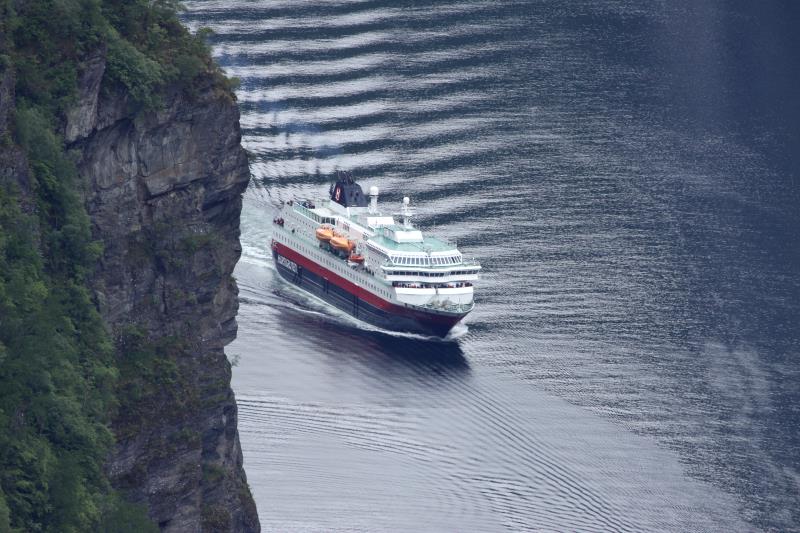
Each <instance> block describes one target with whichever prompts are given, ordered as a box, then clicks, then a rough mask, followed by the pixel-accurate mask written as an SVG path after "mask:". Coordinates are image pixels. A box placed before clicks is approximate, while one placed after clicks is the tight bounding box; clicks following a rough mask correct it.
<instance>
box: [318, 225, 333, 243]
mask: <svg viewBox="0 0 800 533" xmlns="http://www.w3.org/2000/svg"><path fill="white" fill-rule="evenodd" d="M315 233H316V234H317V239H319V240H321V241H323V242H328V241H330V240H331V238H332V237H333V230H332V229H331V228H326V227H325V226H320V227H318V228H317V231H316V232H315Z"/></svg>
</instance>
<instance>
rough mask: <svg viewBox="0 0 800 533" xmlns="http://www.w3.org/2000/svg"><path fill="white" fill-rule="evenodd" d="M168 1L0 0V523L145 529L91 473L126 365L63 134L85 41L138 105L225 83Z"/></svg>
mask: <svg viewBox="0 0 800 533" xmlns="http://www.w3.org/2000/svg"><path fill="white" fill-rule="evenodd" d="M177 8H178V4H177V3H176V2H174V1H172V0H37V1H30V2H29V1H23V2H19V1H12V0H0V79H5V80H13V81H14V86H13V90H11V91H8V92H7V93H5V94H2V95H1V96H2V97H3V98H4V99H6V100H7V101H6V102H3V103H2V104H0V105H1V106H2V107H3V108H5V109H6V111H8V122H9V125H10V127H8V128H7V127H6V125H5V124H0V134H1V135H0V161H2V162H3V167H4V168H3V172H2V173H0V532H4V531H59V532H61V531H65V532H69V531H95V530H100V531H148V530H152V529H154V528H155V526H153V525H152V524H151V523H149V521H148V520H147V519H146V516H145V515H144V513H143V510H142V509H140V508H138V507H136V506H134V505H131V504H128V503H126V502H125V501H124V497H123V496H124V495H120V494H117V493H115V492H114V491H113V490H112V489H111V488H110V486H109V483H108V480H107V478H106V476H105V474H104V472H103V463H104V461H105V458H106V457H107V454H108V451H109V449H110V446H111V445H112V443H113V435H112V433H111V431H110V430H109V421H110V420H111V418H112V417H113V416H114V412H115V409H117V408H118V405H119V391H120V389H119V387H118V383H120V382H124V381H125V379H124V378H125V376H124V373H125V369H124V368H120V366H119V365H118V364H117V362H116V358H115V356H114V346H113V344H112V342H111V340H110V338H109V335H108V333H107V332H106V330H105V329H104V326H103V323H102V320H101V318H100V316H99V314H98V311H97V309H96V306H95V304H94V303H93V301H92V298H91V294H90V291H89V290H88V288H87V279H88V276H89V275H90V274H91V272H92V269H93V268H94V264H95V261H96V259H97V257H98V256H99V255H100V254H101V253H102V249H103V248H102V243H101V242H96V241H93V240H92V234H91V230H90V223H89V219H88V216H87V214H86V211H85V209H84V206H83V204H82V201H81V197H80V194H79V192H80V190H81V187H82V186H83V185H82V181H81V177H80V176H79V175H78V173H77V171H76V166H75V163H74V160H75V156H74V154H71V153H69V151H67V149H66V147H65V143H64V139H63V135H62V132H63V131H64V124H65V117H66V113H67V112H68V110H69V109H70V108H71V107H73V106H74V105H75V104H76V99H77V83H78V80H79V76H80V72H81V67H82V62H83V61H84V60H85V59H86V58H87V57H88V56H89V55H91V54H93V53H97V51H98V50H101V51H103V53H105V54H107V69H106V74H105V78H104V80H103V84H104V86H114V85H118V86H123V87H124V88H125V89H126V90H127V92H128V93H129V94H130V96H131V97H132V99H131V102H132V105H134V106H139V107H141V108H145V109H146V108H153V107H158V105H159V102H160V100H159V94H160V91H161V89H162V88H163V87H165V86H167V85H170V84H180V85H181V86H184V87H185V88H186V90H187V91H190V90H191V81H192V80H193V79H194V78H195V77H196V76H198V75H199V74H201V73H209V72H210V73H212V75H214V76H215V77H217V78H218V79H219V81H220V84H221V86H223V87H224V86H225V85H224V84H225V83H228V82H226V81H225V79H224V77H223V76H222V75H221V73H220V72H219V71H218V70H217V69H216V67H215V66H214V65H213V63H212V62H211V59H210V56H209V54H208V50H207V48H206V46H205V44H204V42H203V35H198V36H193V35H190V34H188V33H187V32H186V31H185V29H184V28H183V27H182V26H181V25H180V23H179V21H178V19H177V16H176V10H177ZM11 99H13V101H12V102H11V103H10V102H9V101H8V100H11ZM4 118H5V117H3V116H0V120H3V119H4ZM15 154H18V155H19V157H17V158H16V159H15ZM14 161H16V162H17V163H19V168H16V169H15V168H14V165H12V164H11V163H10V162H14ZM20 162H21V163H20ZM6 163H8V164H6Z"/></svg>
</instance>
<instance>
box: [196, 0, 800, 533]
mask: <svg viewBox="0 0 800 533" xmlns="http://www.w3.org/2000/svg"><path fill="white" fill-rule="evenodd" d="M187 6H188V12H187V13H186V15H185V21H186V23H187V24H188V25H189V27H190V28H192V29H196V28H198V27H201V26H208V27H210V28H212V29H213V30H214V32H215V35H214V36H213V37H212V44H213V50H214V55H215V57H216V58H217V60H218V61H219V62H220V63H221V64H222V65H223V66H224V68H225V70H226V71H227V73H228V74H229V75H231V76H236V77H238V78H239V79H240V80H241V85H240V87H239V89H238V91H237V96H238V99H239V103H240V107H241V112H242V119H241V123H242V127H243V134H244V138H243V143H244V146H245V147H246V148H247V149H248V150H249V151H250V152H251V153H252V164H251V168H252V172H253V177H254V179H253V183H252V184H251V187H250V188H249V190H248V191H247V193H246V195H245V199H244V210H243V213H242V247H243V255H242V259H241V261H240V264H239V265H238V267H237V270H236V277H237V280H238V283H239V287H240V297H241V306H240V311H239V318H238V322H239V337H238V339H237V340H236V341H235V342H234V343H233V344H232V345H230V346H229V347H228V350H227V352H228V355H229V357H230V358H232V359H233V360H234V362H235V363H236V366H235V367H234V369H233V387H234V390H235V392H236V395H237V399H238V403H239V416H240V419H239V430H240V434H241V440H242V446H243V450H244V459H245V468H246V470H247V475H248V479H249V483H250V486H251V488H252V490H253V493H254V496H255V499H256V502H257V505H258V508H259V516H260V518H261V522H262V525H263V527H264V529H265V530H267V531H337V530H339V531H385V530H389V531H392V530H400V531H504V530H513V531H520V530H530V529H541V530H562V531H564V530H581V531H583V530H586V531H657V530H667V531H749V530H774V531H782V530H793V529H794V530H797V529H800V496H798V495H800V452H799V451H798V450H800V430H799V429H798V428H799V427H800V414H799V413H798V405H800V390H799V386H798V383H799V382H798V378H800V375H799V374H800V372H799V371H800V362H798V356H800V333H798V324H800V320H798V319H800V244H799V243H800V238H798V230H800V215H798V212H800V210H798V205H799V204H798V200H800V195H799V194H798V190H799V189H800V187H799V186H798V173H797V170H798V168H800V166H798V164H799V163H800V143H798V124H800V121H798V119H800V113H799V112H798V111H799V107H798V99H797V96H796V91H797V86H798V83H797V82H798V81H800V80H798V76H797V68H798V64H797V57H796V53H797V50H798V49H800V48H798V44H800V43H798V40H799V39H798V36H797V35H798V34H797V32H796V31H795V28H796V27H797V25H798V23H800V16H798V8H797V7H796V5H795V4H792V3H789V2H786V3H779V2H773V3H767V4H762V3H746V2H740V3H736V2H717V1H713V0H712V1H709V2H694V1H688V0H687V1H676V2H673V1H670V2H640V1H627V0H618V1H613V2H595V1H574V2H557V1H546V0H544V1H529V2H525V1H503V0H496V1H481V0H463V1H459V0H453V1H436V2H433V1H430V0H429V1H404V0H398V1H392V2H389V1H369V0H365V1H361V0H348V1H332V0H331V1H327V0H294V1H288V0H276V1H242V0H232V1H226V2H221V1H217V0H208V1H202V0H197V1H194V0H193V1H190V2H188V3H187ZM336 169H343V170H352V171H353V172H354V174H355V175H356V176H357V177H358V178H359V179H360V180H361V181H362V182H363V183H364V184H365V185H366V186H369V185H377V186H379V187H380V189H381V191H383V193H382V196H381V201H382V202H383V203H384V204H387V205H391V204H394V205H397V204H398V202H399V201H400V199H401V198H402V196H403V195H408V196H410V197H411V199H412V203H413V204H414V205H415V206H416V207H417V209H418V211H419V216H418V217H417V222H418V223H419V225H420V226H422V227H423V228H424V229H426V230H435V231H436V232H437V233H440V234H442V235H444V236H446V237H449V238H452V239H457V240H458V243H459V246H460V248H461V249H462V250H463V251H464V252H465V254H466V255H468V256H473V255H474V256H475V257H477V258H478V259H479V260H480V261H481V262H482V263H483V265H484V269H485V270H484V275H483V279H482V281H481V282H480V283H479V284H478V287H477V307H476V309H475V311H474V312H473V313H472V314H471V315H470V316H469V318H468V320H467V323H466V326H465V327H460V328H459V330H458V331H457V332H456V333H455V335H454V337H453V338H452V339H450V340H448V341H446V342H441V341H435V340H431V339H425V338H420V337H414V336H402V335H393V334H389V333H386V332H381V331H376V330H374V329H373V328H369V327H364V326H360V325H358V324H356V323H354V322H353V321H352V320H350V319H348V318H347V317H345V316H342V315H341V314H340V313H338V312H336V311H334V310H332V309H330V308H328V307H327V306H325V305H324V304H322V303H319V302H317V301H315V300H313V299H310V298H308V297H306V296H304V295H303V294H302V293H300V292H297V291H296V290H295V289H293V288H292V287H289V286H287V285H286V284H285V283H283V282H282V281H281V280H280V279H279V277H278V276H277V274H276V272H275V269H274V266H273V264H272V260H271V258H270V256H269V253H268V245H269V239H270V231H271V228H270V225H271V219H272V211H271V210H272V208H273V206H274V205H275V203H276V202H278V201H280V200H289V199H291V198H293V197H295V196H306V197H315V196H317V195H320V194H324V192H325V191H326V190H327V184H328V179H329V175H330V174H331V173H332V172H333V171H334V170H336Z"/></svg>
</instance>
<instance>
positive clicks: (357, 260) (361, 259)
mask: <svg viewBox="0 0 800 533" xmlns="http://www.w3.org/2000/svg"><path fill="white" fill-rule="evenodd" d="M347 259H348V260H350V261H352V262H353V263H363V262H364V256H363V255H361V254H350V257H348V258H347Z"/></svg>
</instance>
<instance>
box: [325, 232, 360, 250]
mask: <svg viewBox="0 0 800 533" xmlns="http://www.w3.org/2000/svg"><path fill="white" fill-rule="evenodd" d="M331 246H333V247H334V248H336V249H338V250H345V251H348V252H349V251H350V250H352V249H353V248H355V247H356V243H354V242H353V241H351V240H348V239H347V237H342V236H341V235H335V236H333V237H331Z"/></svg>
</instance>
